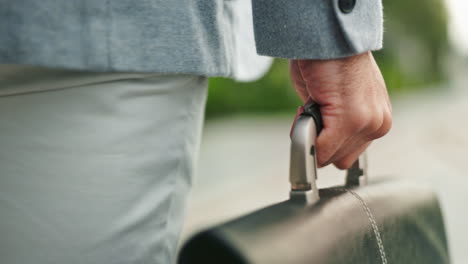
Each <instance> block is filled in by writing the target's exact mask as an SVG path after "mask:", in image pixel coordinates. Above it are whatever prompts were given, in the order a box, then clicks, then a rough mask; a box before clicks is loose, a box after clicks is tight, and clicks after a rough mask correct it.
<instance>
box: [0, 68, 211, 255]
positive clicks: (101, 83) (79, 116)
mask: <svg viewBox="0 0 468 264" xmlns="http://www.w3.org/2000/svg"><path fill="white" fill-rule="evenodd" d="M206 90H207V80H206V78H204V77H197V76H190V75H156V74H137V73H90V72H73V71H64V70H51V69H44V68H36V67H29V66H11V65H10V66H5V65H3V66H0V263H2V264H74V263H77V264H78V263H79V264H90V263H93V264H110V263H122V264H123V263H125V264H132V263H145V264H146V263H152V264H153V263H161V264H163V263H164V264H165V263H171V262H174V261H175V254H176V252H175V250H176V248H177V242H178V237H179V233H180V230H181V227H182V224H183V218H184V206H185V200H186V196H187V193H188V191H189V187H190V184H191V177H192V172H193V170H194V169H193V164H194V160H195V154H196V152H197V150H198V147H199V142H200V134H201V128H202V122H203V113H204V105H205V100H206Z"/></svg>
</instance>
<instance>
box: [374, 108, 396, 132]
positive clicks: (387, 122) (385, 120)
mask: <svg viewBox="0 0 468 264" xmlns="http://www.w3.org/2000/svg"><path fill="white" fill-rule="evenodd" d="M391 128H392V115H391V114H390V113H389V112H388V111H386V112H385V113H384V114H383V115H382V121H381V124H380V126H379V128H378V129H377V130H376V131H375V132H374V134H373V137H374V138H381V137H383V136H385V135H386V134H387V133H388V132H389V131H390V129H391Z"/></svg>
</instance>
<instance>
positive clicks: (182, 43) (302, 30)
mask: <svg viewBox="0 0 468 264" xmlns="http://www.w3.org/2000/svg"><path fill="white" fill-rule="evenodd" d="M250 1H251V2H250ZM254 29H255V30H254ZM254 31H255V40H254ZM381 45H382V4H381V0H41V1H37V0H0V63H2V64H32V65H40V66H47V67H56V68H67V69H78V70H90V71H131V72H135V71H137V72H159V73H189V74H198V75H205V76H227V77H238V78H240V79H249V78H254V77H255V76H258V75H259V74H260V73H261V72H264V71H265V70H266V69H267V67H268V64H269V61H270V59H269V58H266V57H261V56H257V55H256V54H255V53H256V52H257V53H258V54H260V55H266V56H271V57H284V58H310V59H331V58H338V57H344V56H350V55H353V54H357V53H361V52H364V51H367V50H375V49H379V48H380V47H381ZM255 50H256V52H255Z"/></svg>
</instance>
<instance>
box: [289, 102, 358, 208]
mask: <svg viewBox="0 0 468 264" xmlns="http://www.w3.org/2000/svg"><path fill="white" fill-rule="evenodd" d="M322 129H323V121H322V115H321V113H320V108H319V105H317V104H315V103H312V104H307V105H305V106H304V107H303V112H302V113H301V114H300V115H299V117H298V118H297V120H296V122H295V124H294V127H293V130H292V133H291V156H290V158H291V160H290V168H289V181H290V183H291V193H290V194H291V198H294V199H300V200H304V201H305V202H308V203H309V202H315V201H317V200H319V195H318V188H317V184H316V179H317V158H316V152H315V141H316V138H317V137H318V135H319V134H320V132H321V131H322ZM364 158H365V156H364V155H363V157H361V158H360V160H358V161H356V162H355V163H354V165H353V166H352V167H351V169H349V170H348V172H347V177H346V185H347V186H352V185H359V184H362V183H365V182H366V173H365V166H364V167H361V166H362V165H365V164H363V161H365V160H364ZM360 165H361V166H360ZM361 176H364V177H361Z"/></svg>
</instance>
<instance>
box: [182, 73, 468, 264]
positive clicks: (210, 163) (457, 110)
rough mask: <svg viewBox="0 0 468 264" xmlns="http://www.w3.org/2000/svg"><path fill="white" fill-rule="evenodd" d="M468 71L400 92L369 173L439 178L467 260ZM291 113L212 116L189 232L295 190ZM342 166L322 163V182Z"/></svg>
mask: <svg viewBox="0 0 468 264" xmlns="http://www.w3.org/2000/svg"><path fill="white" fill-rule="evenodd" d="M464 84H468V78H467V77H465V76H463V75H462V74H460V75H459V77H458V78H457V79H454V80H452V82H451V83H450V84H449V85H448V86H449V87H450V88H449V89H444V90H442V89H440V90H437V89H434V90H432V91H431V92H429V93H428V92H426V91H423V93H425V94H426V95H420V94H417V93H415V94H414V95H405V96H404V97H401V98H393V107H394V125H393V129H392V131H391V132H390V133H389V134H388V135H387V136H386V137H385V138H383V139H381V140H379V141H377V142H375V143H374V144H373V145H372V146H371V147H370V149H369V152H368V153H369V164H370V166H369V175H370V177H382V176H389V175H391V176H394V177H403V178H412V179H413V180H415V181H420V182H424V183H427V184H430V185H432V186H433V188H434V189H435V190H436V191H437V192H438V194H439V197H440V200H441V203H442V207H443V210H444V213H445V221H446V225H447V231H448V236H449V242H450V248H451V256H452V261H453V263H456V264H457V263H459V264H462V263H463V264H464V263H468V239H467V237H468V227H467V225H468V208H467V203H468V191H467V189H468V168H467V164H468V87H466V89H465V87H464ZM293 114H294V113H291V116H287V117H285V116H280V117H267V118H265V117H248V118H231V119H225V120H218V121H212V122H208V123H207V124H206V127H205V130H204V137H203V141H202V147H201V153H200V163H199V169H198V175H197V178H196V180H195V183H194V184H195V188H194V190H193V192H192V196H191V197H192V198H191V201H190V204H189V211H188V219H187V222H186V226H185V230H184V234H183V237H184V239H186V238H187V236H189V235H190V234H192V233H193V232H195V231H196V230H199V229H200V228H203V227H206V226H209V225H211V224H214V223H218V222H221V221H223V220H226V219H229V218H231V217H234V216H238V215H241V214H244V213H246V212H249V211H252V210H255V209H258V208H259V207H263V206H266V205H268V204H271V203H274V202H277V201H281V200H284V199H286V198H287V197H288V187H289V185H288V166H289V137H288V134H289V127H290V124H291V121H292V120H291V118H292V117H293ZM343 180H344V174H343V172H340V171H338V170H336V169H334V168H325V169H322V170H320V171H319V186H321V187H325V186H329V185H335V184H338V183H341V182H342V181H343Z"/></svg>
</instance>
